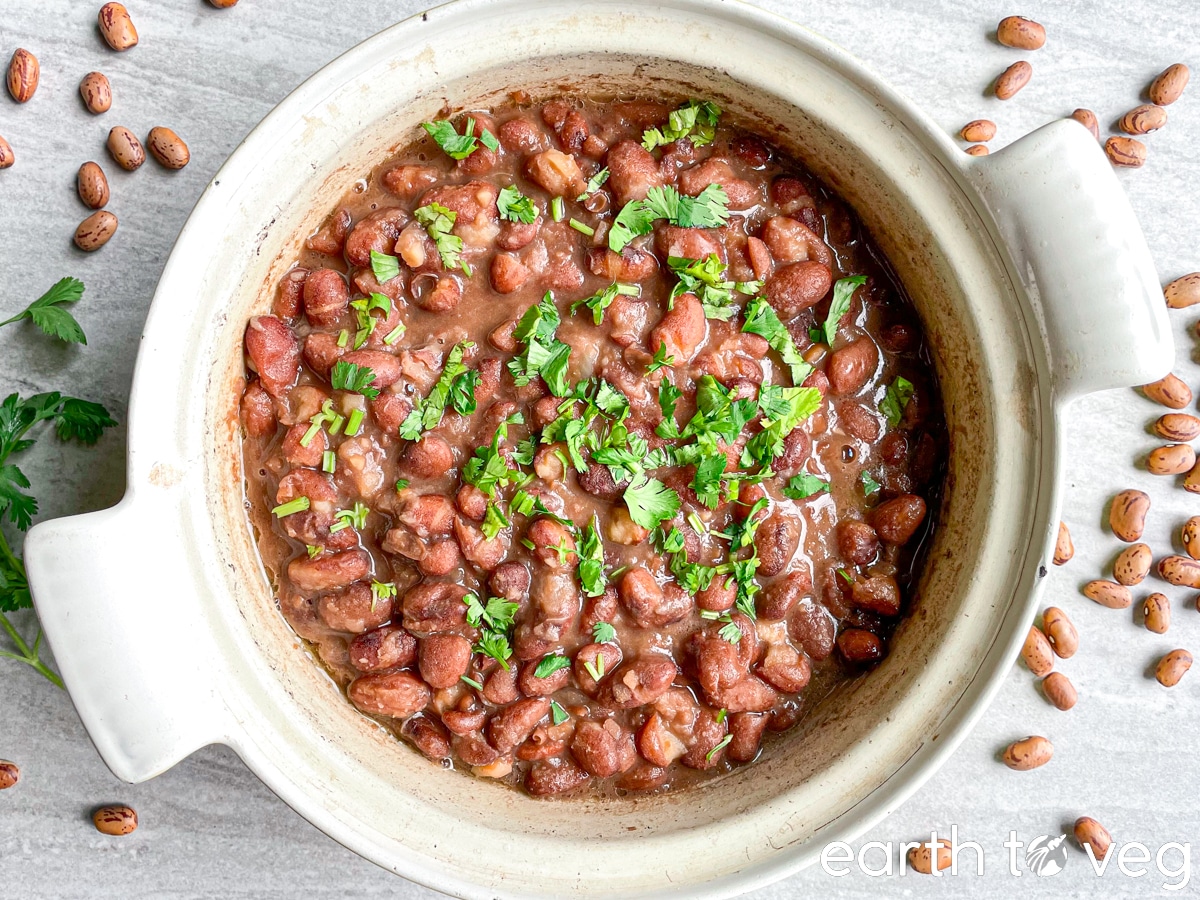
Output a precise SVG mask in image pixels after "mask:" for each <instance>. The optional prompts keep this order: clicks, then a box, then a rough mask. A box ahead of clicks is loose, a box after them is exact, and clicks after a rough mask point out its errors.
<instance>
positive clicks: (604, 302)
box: [571, 282, 642, 325]
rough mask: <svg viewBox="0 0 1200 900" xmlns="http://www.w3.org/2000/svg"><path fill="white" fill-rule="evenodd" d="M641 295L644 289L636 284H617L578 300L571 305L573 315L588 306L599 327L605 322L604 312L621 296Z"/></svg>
mask: <svg viewBox="0 0 1200 900" xmlns="http://www.w3.org/2000/svg"><path fill="white" fill-rule="evenodd" d="M641 293H642V289H641V288H640V287H638V286H637V285H636V284H621V283H620V282H615V283H613V284H610V285H609V286H608V287H606V288H604V289H603V290H599V291H596V293H594V294H592V296H590V297H584V298H583V299H582V300H576V301H575V302H574V303H572V304H571V314H572V315H574V314H575V311H576V310H577V309H579V307H581V306H586V307H587V308H588V309H590V310H591V311H592V319H593V321H595V323H596V324H597V325H599V324H600V323H601V322H602V321H603V320H604V311H605V310H606V309H608V308H609V307H610V306H612V302H613V301H614V300H616V299H617V297H618V296H619V295H622V294H623V295H625V296H626V297H637V296H639V295H640V294H641Z"/></svg>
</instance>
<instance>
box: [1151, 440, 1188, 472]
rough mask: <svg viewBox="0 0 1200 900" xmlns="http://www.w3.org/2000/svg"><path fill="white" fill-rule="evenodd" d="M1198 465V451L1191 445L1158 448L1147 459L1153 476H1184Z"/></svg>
mask: <svg viewBox="0 0 1200 900" xmlns="http://www.w3.org/2000/svg"><path fill="white" fill-rule="evenodd" d="M1194 465H1196V451H1195V450H1193V449H1192V447H1191V445H1190V444H1167V445H1166V446H1165V447H1156V448H1155V449H1153V450H1151V451H1150V454H1149V455H1148V456H1147V457H1146V468H1147V469H1148V470H1149V472H1150V474H1151V475H1182V474H1184V473H1185V472H1188V471H1191V468H1192V466H1194Z"/></svg>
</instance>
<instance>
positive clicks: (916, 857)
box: [908, 838, 954, 875]
mask: <svg viewBox="0 0 1200 900" xmlns="http://www.w3.org/2000/svg"><path fill="white" fill-rule="evenodd" d="M929 844H930V841H928V840H926V841H924V843H922V844H921V845H920V846H919V847H910V848H909V850H908V866H909V868H911V869H912V870H913V871H914V872H917V873H918V874H920V875H932V874H933V853H931V852H930V849H929ZM953 859H954V856H953V852H952V845H951V844H950V842H949V841H948V840H946V839H945V838H938V839H937V867H938V871H939V872H940V871H942V870H943V869H948V868H950V864H951V862H953Z"/></svg>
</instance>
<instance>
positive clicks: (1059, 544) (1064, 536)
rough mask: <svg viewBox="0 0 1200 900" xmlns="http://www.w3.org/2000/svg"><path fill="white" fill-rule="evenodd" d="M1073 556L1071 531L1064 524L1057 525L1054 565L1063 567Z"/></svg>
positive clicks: (1073, 548) (1073, 547) (1073, 546)
mask: <svg viewBox="0 0 1200 900" xmlns="http://www.w3.org/2000/svg"><path fill="white" fill-rule="evenodd" d="M1074 555H1075V545H1074V544H1073V543H1072V542H1071V531H1070V529H1068V528H1067V523H1066V522H1059V523H1058V536H1057V537H1056V538H1055V541H1054V564H1055V565H1056V566H1065V565H1066V564H1067V563H1069V562H1070V561H1071V557H1072V556H1074Z"/></svg>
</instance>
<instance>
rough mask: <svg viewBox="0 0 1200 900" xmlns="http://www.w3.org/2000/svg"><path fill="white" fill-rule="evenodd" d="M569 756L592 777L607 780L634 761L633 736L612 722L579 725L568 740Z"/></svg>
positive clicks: (610, 720)
mask: <svg viewBox="0 0 1200 900" xmlns="http://www.w3.org/2000/svg"><path fill="white" fill-rule="evenodd" d="M571 755H572V756H574V757H575V759H576V761H577V762H578V763H579V765H580V766H581V767H582V768H583V770H584V771H585V772H587V773H588V774H589V775H593V776H595V777H596V778H609V777H611V776H613V775H616V774H617V773H618V772H624V771H625V770H626V769H628V768H630V767H631V766H632V765H633V764H634V763H635V762H637V751H636V750H635V749H634V746H633V735H632V734H630V733H629V732H628V731H626V730H625V729H624V728H622V727H621V726H620V725H619V724H618V723H617V722H616V721H615V720H614V719H606V720H605V721H604V722H603V723H601V722H596V721H593V720H585V721H583V722H580V723H579V725H578V726H577V727H576V729H575V736H574V738H573V739H572V741H571Z"/></svg>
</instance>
